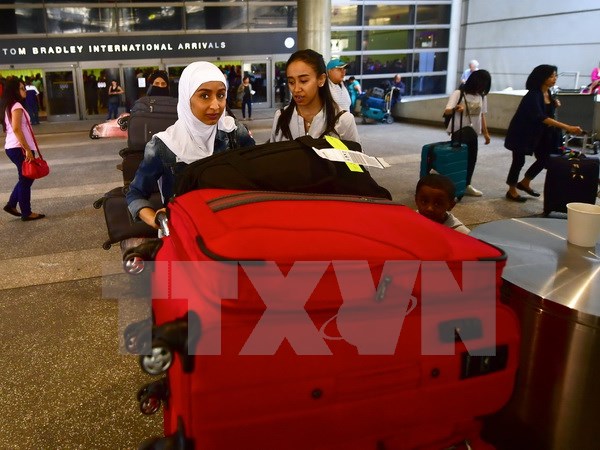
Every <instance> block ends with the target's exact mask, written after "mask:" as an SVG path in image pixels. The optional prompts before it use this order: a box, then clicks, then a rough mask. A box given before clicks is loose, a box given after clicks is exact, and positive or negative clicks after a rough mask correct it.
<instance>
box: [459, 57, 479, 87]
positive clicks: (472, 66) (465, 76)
mask: <svg viewBox="0 0 600 450" xmlns="http://www.w3.org/2000/svg"><path fill="white" fill-rule="evenodd" d="M477 70H479V61H477V60H476V59H472V60H471V61H469V67H468V68H467V69H465V71H464V72H463V73H462V75H461V77H460V84H461V85H463V84H465V83H466V82H467V80H468V79H469V77H470V76H471V74H472V73H473V72H475V71H477Z"/></svg>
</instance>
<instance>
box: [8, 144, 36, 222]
mask: <svg viewBox="0 0 600 450" xmlns="http://www.w3.org/2000/svg"><path fill="white" fill-rule="evenodd" d="M6 154H7V156H8V157H9V159H10V160H11V161H12V162H13V163H14V164H15V166H17V172H18V174H19V181H18V182H17V184H15V187H14V188H13V191H12V193H11V194H10V198H9V199H8V203H7V205H8V206H10V207H11V208H16V207H17V203H18V204H19V208H20V209H21V217H29V216H30V215H31V185H32V184H33V180H32V179H31V178H27V177H24V176H23V174H22V173H21V166H22V165H23V161H25V155H23V150H22V149H21V147H16V148H7V149H6Z"/></svg>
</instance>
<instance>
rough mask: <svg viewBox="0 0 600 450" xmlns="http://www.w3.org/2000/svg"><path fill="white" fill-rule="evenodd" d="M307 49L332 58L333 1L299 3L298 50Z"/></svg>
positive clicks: (318, 0)
mask: <svg viewBox="0 0 600 450" xmlns="http://www.w3.org/2000/svg"><path fill="white" fill-rule="evenodd" d="M306 48H311V49H313V50H315V51H317V52H319V53H321V54H322V55H323V59H324V60H325V61H329V59H330V58H331V0H300V1H298V50H303V49H306Z"/></svg>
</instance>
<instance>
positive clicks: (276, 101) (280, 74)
mask: <svg viewBox="0 0 600 450" xmlns="http://www.w3.org/2000/svg"><path fill="white" fill-rule="evenodd" d="M286 63H287V61H275V62H274V63H273V66H274V69H275V73H274V74H273V77H274V78H273V79H274V80H275V81H274V82H273V92H274V94H273V106H274V107H277V108H282V107H284V106H285V105H287V104H288V103H289V102H290V91H289V89H288V85H287V77H286V76H285V65H286Z"/></svg>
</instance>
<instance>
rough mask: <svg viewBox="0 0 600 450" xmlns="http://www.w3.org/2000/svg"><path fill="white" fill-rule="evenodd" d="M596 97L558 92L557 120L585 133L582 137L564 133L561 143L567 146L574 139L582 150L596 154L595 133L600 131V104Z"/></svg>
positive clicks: (598, 143) (599, 145) (599, 143)
mask: <svg viewBox="0 0 600 450" xmlns="http://www.w3.org/2000/svg"><path fill="white" fill-rule="evenodd" d="M596 97H597V96H596V95H589V94H577V93H572V92H559V93H558V95H557V98H558V100H559V101H560V103H561V106H560V108H557V110H556V111H557V112H556V115H557V119H558V120H560V121H561V122H564V123H568V124H570V125H579V126H580V127H581V128H583V130H584V131H585V132H586V134H585V135H583V136H576V135H572V134H568V133H565V135H564V140H563V143H564V145H568V144H569V143H570V142H571V141H573V140H574V139H578V140H581V147H582V149H586V148H589V149H592V150H593V152H594V154H596V153H598V149H599V148H600V141H598V140H597V133H598V131H599V130H600V124H599V122H600V113H597V111H598V109H599V108H600V103H599V102H598V101H597V98H596Z"/></svg>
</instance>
